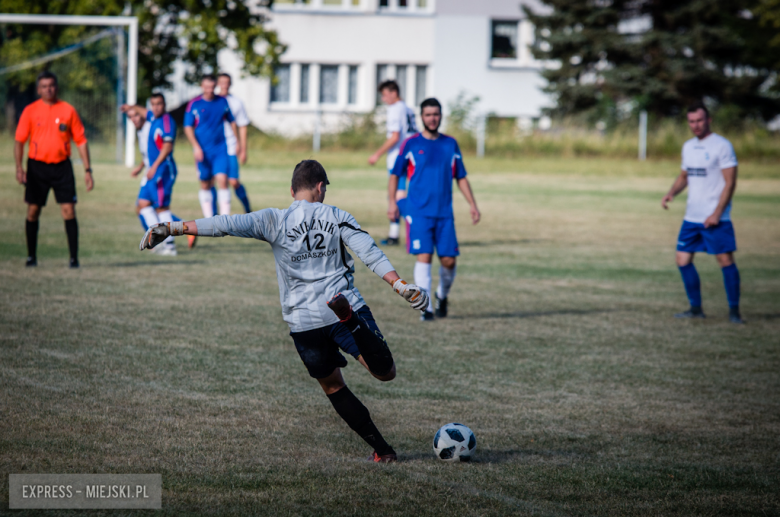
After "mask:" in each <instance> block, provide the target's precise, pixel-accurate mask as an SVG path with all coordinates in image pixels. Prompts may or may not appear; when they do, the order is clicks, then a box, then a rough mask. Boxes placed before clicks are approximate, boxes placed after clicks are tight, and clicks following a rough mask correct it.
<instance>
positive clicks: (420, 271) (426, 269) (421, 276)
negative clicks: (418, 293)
mask: <svg viewBox="0 0 780 517" xmlns="http://www.w3.org/2000/svg"><path fill="white" fill-rule="evenodd" d="M414 283H415V284H417V286H418V287H422V288H423V289H425V290H426V291H428V293H430V292H431V283H432V280H431V265H430V264H426V263H425V262H415V263H414ZM430 298H431V301H430V303H428V308H427V309H426V311H428V312H433V297H432V296H431V297H430Z"/></svg>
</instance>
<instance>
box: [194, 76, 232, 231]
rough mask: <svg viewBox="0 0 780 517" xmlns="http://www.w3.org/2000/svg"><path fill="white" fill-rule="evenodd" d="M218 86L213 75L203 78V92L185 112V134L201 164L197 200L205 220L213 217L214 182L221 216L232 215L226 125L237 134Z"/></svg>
mask: <svg viewBox="0 0 780 517" xmlns="http://www.w3.org/2000/svg"><path fill="white" fill-rule="evenodd" d="M216 84H217V80H216V78H215V77H214V76H213V75H205V76H203V79H202V80H201V82H200V86H201V88H202V90H203V93H202V94H201V95H199V96H197V97H195V98H194V99H192V100H191V101H190V103H189V104H188V105H187V110H186V111H185V113H184V134H186V135H187V139H188V140H189V141H190V144H192V153H193V155H194V156H195V162H196V163H197V164H198V174H199V177H200V192H198V199H199V200H200V206H201V208H202V209H203V215H204V217H212V216H213V215H214V208H213V204H212V203H213V201H214V199H213V194H212V193H211V188H212V187H213V186H214V182H215V181H216V184H217V202H218V203H217V204H218V206H219V213H220V214H222V215H229V214H230V190H229V189H228V167H229V163H228V160H229V158H228V146H227V140H225V127H224V122H225V121H227V122H228V123H230V126H231V129H232V130H233V132H234V134H238V128H237V127H236V122H235V119H234V118H233V113H232V112H231V111H230V106H229V105H228V101H227V99H225V98H224V97H220V96H218V95H215V94H214V88H215V86H216Z"/></svg>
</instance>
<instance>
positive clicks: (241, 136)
mask: <svg viewBox="0 0 780 517" xmlns="http://www.w3.org/2000/svg"><path fill="white" fill-rule="evenodd" d="M231 85H232V80H231V79H230V75H229V74H226V73H221V74H219V75H218V76H217V86H218V87H219V94H220V95H221V96H222V97H224V98H225V99H226V100H227V101H228V106H230V111H231V112H232V113H233V118H235V119H236V126H238V135H236V134H235V133H233V127H232V126H231V125H230V124H229V123H228V122H227V121H225V122H224V126H225V140H227V147H228V181H229V182H230V186H231V187H233V191H234V192H235V193H236V197H237V198H238V199H239V201H241V204H242V205H243V206H244V211H245V212H246V213H249V212H251V211H252V209H251V208H250V205H249V197H248V196H247V195H246V189H245V188H244V185H242V184H241V182H239V181H238V169H239V164H241V165H244V164H245V163H246V134H247V129H246V128H247V126H248V125H249V116H248V115H247V114H246V108H244V103H243V102H241V99H239V98H238V97H236V96H235V95H231V94H230V86H231Z"/></svg>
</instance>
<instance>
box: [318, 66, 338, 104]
mask: <svg viewBox="0 0 780 517" xmlns="http://www.w3.org/2000/svg"><path fill="white" fill-rule="evenodd" d="M338 100H339V67H338V66H333V65H322V66H321V67H320V104H336V103H337V102H338Z"/></svg>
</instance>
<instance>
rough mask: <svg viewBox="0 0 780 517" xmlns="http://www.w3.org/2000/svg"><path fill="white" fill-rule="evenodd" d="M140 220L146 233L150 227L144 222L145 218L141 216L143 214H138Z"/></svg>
mask: <svg viewBox="0 0 780 517" xmlns="http://www.w3.org/2000/svg"><path fill="white" fill-rule="evenodd" d="M138 219H139V220H140V221H141V226H142V227H143V229H144V231H146V230H148V229H149V225H148V224H146V221H145V220H144V216H142V215H141V213H140V212H139V213H138Z"/></svg>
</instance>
